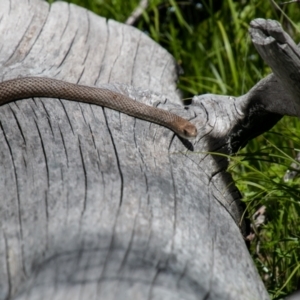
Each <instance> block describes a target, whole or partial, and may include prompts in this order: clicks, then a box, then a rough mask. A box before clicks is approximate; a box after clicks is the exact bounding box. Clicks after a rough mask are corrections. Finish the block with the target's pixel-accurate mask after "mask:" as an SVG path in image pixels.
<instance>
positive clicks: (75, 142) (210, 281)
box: [0, 0, 285, 300]
mask: <svg viewBox="0 0 300 300" xmlns="http://www.w3.org/2000/svg"><path fill="white" fill-rule="evenodd" d="M0 37H1V40H0V66H1V67H0V74H1V80H2V81H3V80H7V79H10V78H15V77H19V76H20V77H22V76H28V75H31V76H47V77H54V78H57V79H63V80H67V81H70V82H74V83H77V82H78V83H81V84H88V85H93V86H98V87H101V86H105V87H107V88H110V89H113V90H116V91H119V92H121V93H124V94H126V95H129V96H131V97H133V98H135V99H136V100H137V101H143V102H145V103H148V104H149V105H156V106H158V107H160V108H163V109H168V110H170V111H173V112H176V113H177V114H179V115H181V116H182V117H185V118H187V119H190V120H191V121H192V122H193V123H194V124H195V125H196V126H197V128H198V130H199V136H198V138H197V139H195V140H194V141H192V142H189V141H185V140H182V139H179V138H178V137H177V136H176V135H174V133H173V132H171V131H170V130H168V129H166V128H164V127H161V126H158V125H155V124H151V123H149V122H146V121H142V120H137V119H134V118H132V117H129V116H127V115H124V114H121V113H119V112H116V111H112V110H109V109H103V108H101V107H97V106H94V105H87V104H82V103H75V102H70V101H66V100H63V99H42V98H33V99H26V100H22V101H17V102H14V103H10V104H7V105H4V106H2V107H1V108H0V222H1V235H0V258H1V262H0V299H25V298H26V299H71V298H72V299H245V300H246V299H268V295H267V292H266V290H265V288H264V286H263V283H262V281H261V280H260V278H259V276H258V274H257V271H256V269H255V267H254V264H253V262H252V260H251V257H250V255H249V253H248V250H247V247H246V245H245V242H244V239H243V236H242V234H241V231H244V230H245V225H244V222H243V220H241V216H242V213H243V206H242V204H241V201H240V194H239V192H238V190H237V189H236V187H235V185H234V183H233V181H232V178H231V176H230V175H229V174H228V173H227V172H226V167H227V163H228V162H227V158H226V157H222V156H218V155H210V154H209V153H208V152H217V151H218V152H221V153H225V154H230V153H232V152H234V151H236V150H237V149H238V148H240V147H241V146H243V145H244V144H245V143H246V142H247V141H248V140H249V139H250V138H251V137H252V136H254V135H257V134H259V133H261V132H263V131H264V130H267V129H268V128H270V127H271V126H273V125H274V124H275V123H276V122H277V121H278V120H279V119H280V118H281V115H279V112H278V111H275V112H274V111H268V110H266V109H265V104H264V103H263V104H262V102H261V101H266V100H265V99H266V98H265V97H267V99H269V101H271V99H270V98H268V97H269V96H268V92H269V91H270V90H275V89H277V90H276V91H277V97H278V99H280V98H281V97H284V95H283V94H285V91H284V89H283V87H282V85H281V84H280V82H276V83H274V81H268V82H267V83H264V84H263V85H261V84H258V85H257V86H256V87H254V88H253V89H252V90H251V91H250V92H249V93H248V94H246V95H244V96H242V97H240V98H237V99H234V98H233V97H229V96H217V95H203V96H198V97H195V98H194V99H193V103H192V105H191V106H189V107H188V108H184V107H183V106H181V105H180V94H179V92H178V91H177V90H176V84H175V81H176V78H177V75H176V66H175V63H174V60H173V58H172V57H171V55H170V54H168V53H167V52H166V51H165V50H164V49H162V48H161V47H160V46H158V45H157V44H156V43H154V42H153V41H151V40H150V39H149V38H148V37H146V36H145V35H144V34H142V33H141V32H139V31H138V30H136V29H134V28H132V27H129V26H126V25H122V24H119V23H117V22H114V21H111V20H109V21H106V20H105V19H103V18H100V17H98V16H95V15H94V14H92V13H91V12H88V11H86V10H84V9H82V8H79V7H76V6H74V5H68V4H66V3H62V2H57V3H54V4H53V5H51V6H49V5H48V4H47V3H45V2H44V1H39V0H31V1H25V0H22V1H20V0H1V1H0ZM117 82H118V83H119V84H116V83H117ZM271 98H272V97H271ZM263 99H264V100H263ZM262 115H264V116H265V117H268V118H267V119H266V118H264V119H262V118H261V116H262Z"/></svg>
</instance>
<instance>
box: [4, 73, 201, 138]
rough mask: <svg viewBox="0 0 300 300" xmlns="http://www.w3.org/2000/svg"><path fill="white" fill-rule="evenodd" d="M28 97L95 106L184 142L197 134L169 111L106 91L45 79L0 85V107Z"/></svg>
mask: <svg viewBox="0 0 300 300" xmlns="http://www.w3.org/2000/svg"><path fill="white" fill-rule="evenodd" d="M31 97H49V98H62V99H66V100H72V101H77V102H86V103H90V104H96V105H100V106H104V107H108V108H111V109H113V110H117V111H120V112H122V113H125V114H127V115H130V116H133V117H136V118H138V119H142V120H147V121H149V122H153V123H156V124H159V125H162V126H165V127H167V128H169V129H171V130H172V131H174V132H175V133H176V134H178V135H179V136H180V137H182V138H185V139H190V138H194V137H195V136H196V135H197V129H196V127H195V126H194V125H193V124H191V123H190V122H189V121H187V120H185V119H183V118H181V117H179V116H177V115H175V114H173V113H170V112H169V111H166V110H163V109H159V108H155V107H152V106H149V105H146V104H143V103H140V102H137V101H135V100H133V99H131V98H129V97H127V96H125V95H122V94H120V93H117V92H113V91H110V90H108V89H104V88H95V87H90V86H85V85H78V84H73V83H69V82H66V81H62V80H57V79H53V78H46V77H23V78H16V79H12V80H7V81H3V82H1V83H0V105H3V104H6V103H8V102H11V101H16V100H21V99H26V98H31Z"/></svg>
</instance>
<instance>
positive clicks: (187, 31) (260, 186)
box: [49, 0, 300, 299]
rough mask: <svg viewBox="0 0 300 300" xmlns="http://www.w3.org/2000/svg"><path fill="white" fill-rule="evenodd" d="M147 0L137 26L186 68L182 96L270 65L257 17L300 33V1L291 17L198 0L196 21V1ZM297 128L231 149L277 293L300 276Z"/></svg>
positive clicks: (238, 83) (289, 121) (224, 90)
mask: <svg viewBox="0 0 300 300" xmlns="http://www.w3.org/2000/svg"><path fill="white" fill-rule="evenodd" d="M49 2H53V1H49ZM68 2H73V3H76V4H78V5H81V6H84V7H86V8H88V9H90V10H93V11H94V12H96V13H98V14H99V15H101V16H105V17H107V18H112V19H116V20H118V21H120V22H124V21H125V20H126V19H127V17H128V16H129V15H130V13H131V12H132V11H133V9H134V8H135V7H136V6H137V4H138V3H139V1H138V0H130V1H122V0H72V1H68ZM149 2H150V5H149V7H148V8H147V10H146V11H145V12H144V13H143V15H142V17H141V18H140V19H139V20H138V22H137V23H136V24H135V26H136V27H138V28H139V29H140V30H142V31H143V32H145V33H146V34H148V35H150V36H151V38H152V39H154V40H155V41H157V42H158V43H160V44H161V45H162V46H163V47H165V48H166V49H167V50H168V51H169V52H170V53H172V54H173V56H174V57H175V59H176V61H177V63H178V64H179V65H181V66H182V68H183V69H184V71H185V72H184V74H183V75H182V76H181V78H180V82H179V88H180V89H181V90H182V91H184V93H185V97H189V96H192V95H195V94H203V93H215V94H230V95H235V96H238V95H241V94H243V93H245V92H247V91H248V90H249V89H250V88H251V87H252V86H253V85H254V84H255V83H256V82H258V81H259V80H260V79H261V78H263V77H264V76H265V75H267V74H268V73H269V72H270V69H269V68H268V67H267V66H266V65H265V63H264V62H263V61H262V59H261V58H260V56H259V55H258V54H257V52H256V50H255V48H254V47H253V46H252V44H251V42H250V39H249V37H248V26H249V23H250V21H251V20H252V19H254V18H259V17H261V18H270V19H276V20H278V21H280V22H281V24H283V27H284V29H285V30H287V31H288V33H289V34H291V35H292V37H293V38H294V39H295V40H296V41H299V38H300V34H299V28H300V27H299V25H300V24H299V17H298V16H299V13H300V4H298V3H295V4H289V5H286V6H284V13H285V14H286V16H288V18H289V19H290V20H288V19H287V18H286V17H284V15H283V13H282V11H280V10H278V9H276V7H275V6H274V2H272V1H268V0H266V1H261V0H250V1H245V0H238V1H233V0H224V1H223V5H222V8H221V9H220V10H219V11H218V12H216V13H213V12H212V4H213V3H216V2H217V1H213V0H206V1H201V2H202V3H205V7H206V8H207V12H208V13H207V18H206V19H205V20H202V21H200V22H199V20H198V16H199V15H200V14H201V11H200V10H197V8H196V7H192V8H190V9H188V7H189V6H188V5H187V4H188V1H184V0H183V1H175V0H165V1H163V0H150V1H149ZM277 2H279V1H277ZM293 22H294V23H293ZM299 132H300V122H299V121H298V120H296V119H293V118H288V117H285V118H284V119H283V120H282V121H280V122H279V123H278V124H277V125H276V126H275V127H274V128H273V129H272V131H271V132H268V133H265V134H264V135H263V136H260V137H258V138H256V139H255V140H253V141H251V142H250V143H249V145H248V146H247V147H246V148H245V149H243V150H242V151H240V153H238V154H237V155H236V156H234V157H232V164H231V166H230V171H231V172H232V174H233V176H234V179H235V181H236V183H237V186H238V187H239V189H240V190H241V192H242V194H243V196H244V201H245V203H246V205H247V209H248V212H249V215H252V214H253V213H254V212H255V211H256V210H257V208H259V207H260V206H262V205H265V206H266V207H267V215H268V222H267V223H266V224H265V225H263V227H262V229H261V230H260V231H259V235H258V236H257V238H256V239H255V240H254V241H253V242H252V245H251V253H252V256H253V259H254V261H255V263H256V265H257V268H258V270H259V272H260V274H261V277H262V278H263V280H264V282H265V285H266V288H267V289H268V291H269V294H270V296H271V297H272V299H282V298H284V296H285V295H288V294H290V293H291V292H292V291H294V290H295V289H296V287H297V284H299V283H298V280H299V279H298V278H300V257H299V256H300V241H299V239H300V230H299V228H300V221H299V220H300V218H299V215H300V205H299V183H300V180H299V179H297V180H295V181H294V182H290V183H285V182H283V179H282V178H283V176H284V173H285V171H286V169H287V167H288V166H289V165H290V163H291V162H292V161H293V157H294V156H295V154H296V150H295V149H300V134H299ZM258 245H259V250H258Z"/></svg>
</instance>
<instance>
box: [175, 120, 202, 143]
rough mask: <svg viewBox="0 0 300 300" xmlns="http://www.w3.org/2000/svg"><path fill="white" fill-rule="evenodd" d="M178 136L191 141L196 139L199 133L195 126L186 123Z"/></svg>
mask: <svg viewBox="0 0 300 300" xmlns="http://www.w3.org/2000/svg"><path fill="white" fill-rule="evenodd" d="M177 133H178V135H179V136H180V137H182V138H184V139H187V140H191V139H194V138H195V137H196V136H197V134H198V132H197V128H196V126H195V125H193V124H192V123H190V122H188V121H186V122H185V124H184V125H183V126H181V128H180V129H179V130H178V132H177Z"/></svg>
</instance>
